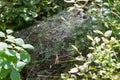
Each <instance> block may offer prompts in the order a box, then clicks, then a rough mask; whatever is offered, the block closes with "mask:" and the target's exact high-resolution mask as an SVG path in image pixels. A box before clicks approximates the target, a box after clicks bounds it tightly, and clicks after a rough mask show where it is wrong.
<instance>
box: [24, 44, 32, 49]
mask: <svg viewBox="0 0 120 80" xmlns="http://www.w3.org/2000/svg"><path fill="white" fill-rule="evenodd" d="M22 47H23V48H25V49H34V47H33V46H32V45H30V44H23V45H22Z"/></svg>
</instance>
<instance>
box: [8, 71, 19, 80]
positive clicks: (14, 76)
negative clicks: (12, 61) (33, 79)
mask: <svg viewBox="0 0 120 80" xmlns="http://www.w3.org/2000/svg"><path fill="white" fill-rule="evenodd" d="M10 78H11V80H21V77H20V73H19V72H18V71H16V70H12V72H11V73H10Z"/></svg>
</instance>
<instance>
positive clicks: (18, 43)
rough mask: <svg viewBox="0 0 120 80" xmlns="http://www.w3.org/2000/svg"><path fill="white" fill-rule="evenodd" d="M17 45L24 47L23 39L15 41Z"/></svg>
mask: <svg viewBox="0 0 120 80" xmlns="http://www.w3.org/2000/svg"><path fill="white" fill-rule="evenodd" d="M15 43H16V44H17V45H19V46H22V45H23V44H24V41H23V40H22V39H21V38H17V39H15Z"/></svg>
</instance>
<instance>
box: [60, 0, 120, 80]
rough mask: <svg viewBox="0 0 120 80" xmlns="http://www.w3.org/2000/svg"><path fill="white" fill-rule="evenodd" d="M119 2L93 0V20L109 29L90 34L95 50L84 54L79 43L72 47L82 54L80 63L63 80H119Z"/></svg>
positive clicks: (91, 7) (90, 9)
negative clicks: (79, 48)
mask: <svg viewBox="0 0 120 80" xmlns="http://www.w3.org/2000/svg"><path fill="white" fill-rule="evenodd" d="M119 12H120V6H119V1H118V0H116V1H113V0H96V1H92V2H91V4H90V6H89V8H88V13H89V14H90V15H91V17H92V20H93V21H95V22H97V25H98V26H99V25H101V24H99V23H102V26H104V27H105V28H107V30H105V32H101V31H99V30H94V32H95V33H98V34H99V35H97V36H96V37H95V38H93V37H91V36H87V37H88V38H89V39H90V40H91V41H92V47H90V49H91V52H89V53H88V54H87V56H86V57H85V56H83V55H82V53H80V52H79V51H78V49H77V47H76V46H72V47H73V48H74V49H75V50H76V51H77V52H79V53H80V56H78V57H77V58H75V60H79V61H80V64H75V67H74V68H72V69H71V70H70V71H69V74H63V75H61V78H62V79H63V80H67V79H73V80H78V79H84V80H91V79H94V80H99V79H102V80H118V79H119V78H120V75H119V74H120V73H119V69H120V67H119V65H120V57H119V48H120V42H119V37H120V35H119V29H120V28H119V18H120V17H119V15H120V14H119Z"/></svg>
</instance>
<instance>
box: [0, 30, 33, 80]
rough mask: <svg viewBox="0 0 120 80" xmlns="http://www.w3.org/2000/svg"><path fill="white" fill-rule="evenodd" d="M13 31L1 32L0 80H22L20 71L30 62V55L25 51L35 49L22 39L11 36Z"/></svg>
mask: <svg viewBox="0 0 120 80" xmlns="http://www.w3.org/2000/svg"><path fill="white" fill-rule="evenodd" d="M12 32H13V31H12V30H10V29H7V30H6V33H3V32H2V31H0V79H9V78H10V79H11V80H21V77H20V73H19V72H20V71H21V70H22V68H23V67H24V66H25V65H26V64H27V63H28V62H30V55H29V54H28V52H27V51H26V50H25V49H33V46H32V45H30V44H25V43H24V41H23V40H22V39H21V38H15V37H14V36H12V35H11V33H12Z"/></svg>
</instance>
